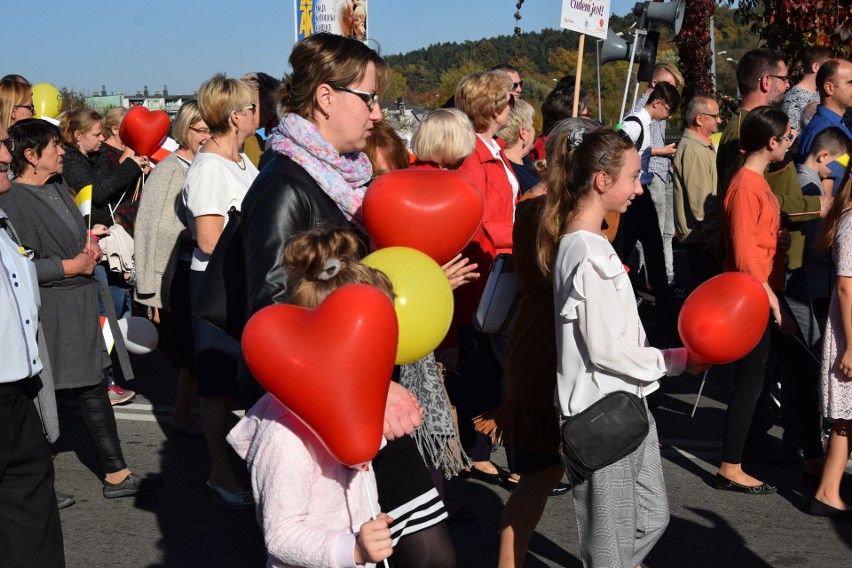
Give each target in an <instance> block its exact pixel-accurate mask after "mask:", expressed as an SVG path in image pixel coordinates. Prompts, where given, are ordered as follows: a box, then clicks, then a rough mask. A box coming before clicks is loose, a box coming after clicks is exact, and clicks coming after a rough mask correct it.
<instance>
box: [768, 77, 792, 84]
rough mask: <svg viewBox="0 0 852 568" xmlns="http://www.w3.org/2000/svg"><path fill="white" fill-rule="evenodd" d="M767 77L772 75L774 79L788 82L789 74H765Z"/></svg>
mask: <svg viewBox="0 0 852 568" xmlns="http://www.w3.org/2000/svg"><path fill="white" fill-rule="evenodd" d="M767 77H774V78H775V79H778V80H779V81H784V82H785V83H789V82H790V76H789V75H767Z"/></svg>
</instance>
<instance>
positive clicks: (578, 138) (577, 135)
mask: <svg viewBox="0 0 852 568" xmlns="http://www.w3.org/2000/svg"><path fill="white" fill-rule="evenodd" d="M586 130H587V129H586V127H585V126H575V127H574V128H572V129H571V130H569V131H568V148H569V149H570V148H576V147H577V146H579V145H580V143H581V142H582V141H583V136H585V135H586Z"/></svg>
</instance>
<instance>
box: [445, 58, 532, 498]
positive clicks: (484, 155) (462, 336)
mask: <svg viewBox="0 0 852 568" xmlns="http://www.w3.org/2000/svg"><path fill="white" fill-rule="evenodd" d="M511 88H512V80H511V78H510V77H509V75H508V74H507V73H506V72H505V71H489V72H488V73H475V74H473V75H468V76H467V77H464V78H463V79H462V80H461V81H460V82H459V84H458V86H457V87H456V93H455V104H456V108H458V109H459V110H460V111H462V112H463V113H465V114H466V115H467V116H468V118H469V119H470V121H471V123H472V124H473V129H474V132H475V133H476V149H475V150H474V152H473V154H471V155H470V156H468V157H467V158H466V159H465V161H464V162H463V163H462V165H461V167H459V169H458V170H456V171H458V172H459V173H460V174H462V175H463V176H465V177H466V178H467V179H468V181H470V183H471V184H473V186H474V187H476V189H477V190H479V192H480V194H481V195H482V196H483V198H484V200H485V212H484V214H483V216H482V224H481V225H480V227H479V229H478V230H477V232H476V234H475V235H474V237H473V240H472V241H471V242H470V244H468V245H467V247H465V249H464V250H463V251H462V256H463V257H467V258H469V259H470V262H471V263H473V264H477V265H478V266H479V269H480V271H487V270H488V269H489V268H490V267H491V263H492V262H493V261H494V258H495V257H496V256H497V255H498V254H500V253H511V252H512V227H513V225H514V215H515V203H516V202H517V200H518V197H519V195H520V189H521V188H520V184H519V183H518V179H517V177H516V176H515V174H514V172H512V168H511V166H510V165H509V160H508V159H507V158H506V156H505V154H504V153H503V150H502V149H501V147H500V145H499V144H498V143H497V141H496V140H495V139H494V135H495V134H497V132H498V131H499V130H500V129H501V128H503V127H504V126H506V123H507V122H508V121H509V114H510V113H511V112H512V109H513V108H514V106H515V96H514V95H513V94H512V92H511ZM485 282H486V279H485V278H480V279H479V280H478V281H476V282H473V283H471V284H469V285H467V286H462V287H461V288H458V289H457V290H455V291H454V292H453V294H454V297H455V311H454V313H453V326H452V327H451V329H450V333H449V334H448V336H447V339H445V340H444V343H443V344H442V346H441V348H440V349H438V350H437V351H436V352H435V356H436V357H437V358H438V360H439V361H441V362H442V363H444V365H445V367H446V368H447V371H448V375H447V391H448V392H449V394H450V399H451V400H452V401H453V403H454V404H455V405H456V408H457V410H458V414H459V431H460V435H461V441H462V446H463V447H464V449H465V451H466V452H467V455H468V456H470V458H471V460H472V462H473V464H472V465H471V468H470V475H471V476H473V477H475V478H477V479H480V480H482V481H485V482H486V483H491V484H495V485H498V484H500V483H503V482H504V480H505V477H506V475H505V472H504V471H502V470H501V469H499V468H498V467H497V466H496V465H494V464H493V463H492V462H491V440H490V439H489V438H488V436H485V435H484V434H481V433H479V432H476V431H475V430H474V428H473V422H472V421H471V420H472V419H473V418H474V417H475V416H477V415H479V414H481V413H482V412H484V411H486V410H488V409H490V408H493V407H494V406H496V405H497V404H498V403H499V402H500V397H501V392H502V389H501V378H502V376H503V371H502V366H503V360H504V358H505V350H506V345H505V338H501V337H497V336H488V335H485V334H483V333H480V332H478V331H475V330H474V329H473V326H472V323H471V322H472V320H473V314H474V312H475V310H476V307H477V304H478V303H479V299H480V296H482V292H483V290H484V289H485ZM510 456H511V453H510ZM511 461H512V460H511V457H510V462H511ZM511 467H512V464H511V463H510V468H511Z"/></svg>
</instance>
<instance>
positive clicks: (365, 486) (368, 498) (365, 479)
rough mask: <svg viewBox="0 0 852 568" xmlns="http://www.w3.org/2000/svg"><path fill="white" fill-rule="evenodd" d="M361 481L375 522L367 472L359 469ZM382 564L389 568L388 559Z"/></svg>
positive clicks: (375, 514)
mask: <svg viewBox="0 0 852 568" xmlns="http://www.w3.org/2000/svg"><path fill="white" fill-rule="evenodd" d="M361 481H363V482H364V491H366V492H367V502H368V503H370V514H371V515H373V520H374V521H375V520H376V517H377V516H378V513H377V512H376V508H375V507H373V494H372V493H371V492H370V484H369V483H367V470H366V468H361ZM382 564H384V566H385V568H390V566H389V565H388V559H387V558H385V559H384V560H382Z"/></svg>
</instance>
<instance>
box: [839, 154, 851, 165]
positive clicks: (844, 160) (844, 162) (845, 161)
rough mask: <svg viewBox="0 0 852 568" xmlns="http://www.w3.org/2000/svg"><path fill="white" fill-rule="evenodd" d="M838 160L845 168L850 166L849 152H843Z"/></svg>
mask: <svg viewBox="0 0 852 568" xmlns="http://www.w3.org/2000/svg"><path fill="white" fill-rule="evenodd" d="M837 161H838V162H839V163H840V165H841V166H843V167H844V168H848V167H849V154H843V155H842V156H840V157H839V158H837Z"/></svg>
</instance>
